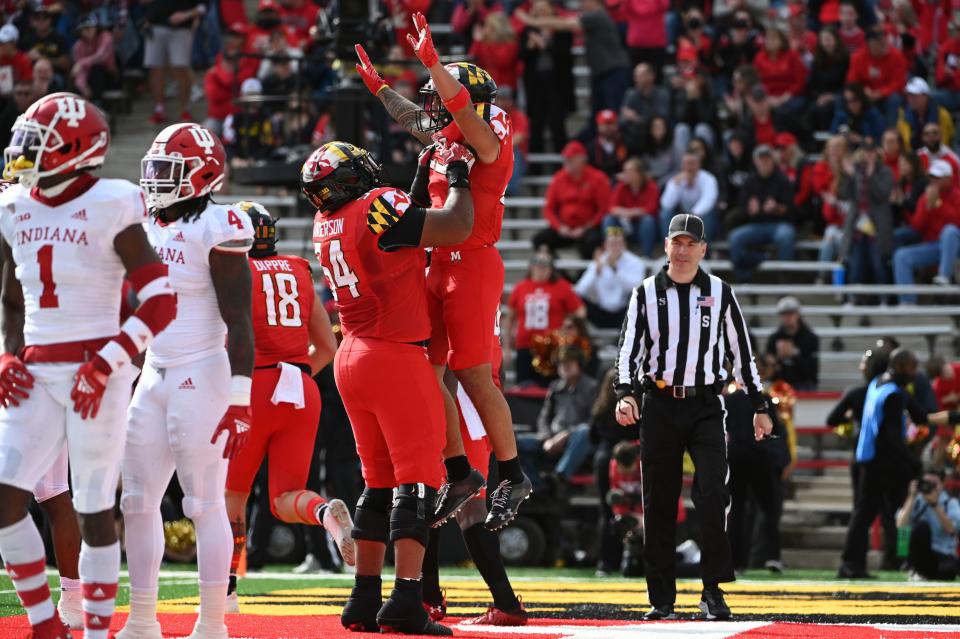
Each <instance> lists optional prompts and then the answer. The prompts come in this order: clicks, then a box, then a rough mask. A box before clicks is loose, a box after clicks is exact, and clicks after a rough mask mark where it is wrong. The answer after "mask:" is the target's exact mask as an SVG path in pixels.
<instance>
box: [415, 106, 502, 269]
mask: <svg viewBox="0 0 960 639" xmlns="http://www.w3.org/2000/svg"><path fill="white" fill-rule="evenodd" d="M476 109H477V113H479V114H480V117H482V118H483V119H484V120H485V121H486V122H487V124H489V125H490V128H491V129H493V132H494V133H496V134H497V139H498V140H499V141H500V156H499V157H497V159H496V160H495V161H493V162H491V163H489V164H485V163H483V162H480V161H479V160H477V161H476V163H474V165H473V168H472V169H471V170H470V193H471V194H472V195H473V232H472V233H471V234H470V237H469V238H467V240H466V241H465V242H463V243H461V244H458V245H456V246H451V247H445V248H443V249H437V250H442V251H446V252H450V251H459V250H461V249H471V248H479V247H481V246H493V245H494V244H496V243H497V240H499V239H500V227H501V226H502V225H503V194H504V192H505V191H506V190H507V184H508V183H509V182H510V176H511V175H513V126H512V125H511V124H510V116H509V115H507V112H506V111H504V110H503V109H501V108H500V107H498V106H495V105H493V104H487V103H486V102H482V103H480V104H477V105H476ZM443 134H444V136H445V137H446V138H447V139H448V140H449V141H451V142H463V134H462V133H460V129H458V128H457V125H456V124H450V125H449V126H447V127H446V128H445V129H444V130H443ZM448 188H449V187H448V184H447V167H446V164H444V163H442V162H441V161H440V160H439V159H437V158H434V159H433V160H432V161H431V162H430V182H429V186H428V190H429V192H430V203H431V205H432V206H433V207H434V208H442V207H443V204H444V202H446V201H447V189H448Z"/></svg>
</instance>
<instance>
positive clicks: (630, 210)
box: [603, 158, 660, 257]
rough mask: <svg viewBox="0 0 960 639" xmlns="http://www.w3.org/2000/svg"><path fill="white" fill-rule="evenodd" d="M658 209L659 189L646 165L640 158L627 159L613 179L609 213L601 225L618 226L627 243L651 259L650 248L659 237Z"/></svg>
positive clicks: (605, 226)
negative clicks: (614, 182)
mask: <svg viewBox="0 0 960 639" xmlns="http://www.w3.org/2000/svg"><path fill="white" fill-rule="evenodd" d="M659 210H660V189H659V188H657V181H656V180H655V179H653V178H652V177H651V176H650V174H649V173H647V164H646V162H644V161H643V160H642V159H640V158H630V159H629V160H627V161H626V162H625V163H624V165H623V172H621V173H620V175H618V176H617V184H616V186H614V187H613V195H611V196H610V214H609V215H608V216H607V217H606V218H605V219H604V221H603V226H604V229H606V228H607V227H609V226H620V227H621V228H623V229H624V230H625V234H626V237H627V241H628V242H630V243H631V244H634V245H639V246H640V247H641V251H642V252H643V255H645V256H646V257H653V247H654V246H656V242H657V239H658V238H659V228H658V226H657V213H658V211H659Z"/></svg>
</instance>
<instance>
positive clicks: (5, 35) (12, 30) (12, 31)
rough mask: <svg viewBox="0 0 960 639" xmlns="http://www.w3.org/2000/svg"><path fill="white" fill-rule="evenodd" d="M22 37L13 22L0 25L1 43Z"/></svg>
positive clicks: (14, 40)
mask: <svg viewBox="0 0 960 639" xmlns="http://www.w3.org/2000/svg"><path fill="white" fill-rule="evenodd" d="M19 38H20V32H19V31H17V28H16V27H15V26H13V25H12V24H5V25H3V27H0V43H4V44H5V43H8V42H16V41H17V40H18V39H19Z"/></svg>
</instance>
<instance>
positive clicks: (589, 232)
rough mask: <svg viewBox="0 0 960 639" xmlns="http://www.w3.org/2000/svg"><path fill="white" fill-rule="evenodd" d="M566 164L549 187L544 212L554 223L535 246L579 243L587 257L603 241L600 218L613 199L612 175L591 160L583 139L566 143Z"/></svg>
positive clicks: (556, 246)
mask: <svg viewBox="0 0 960 639" xmlns="http://www.w3.org/2000/svg"><path fill="white" fill-rule="evenodd" d="M562 155H563V168H561V169H560V170H559V171H557V173H556V174H554V176H553V179H552V180H551V181H550V185H549V186H548V187H547V195H546V202H545V204H544V207H543V216H544V217H545V218H546V219H547V222H549V224H550V227H549V228H547V229H544V230H542V231H540V232H539V233H537V234H536V235H535V236H534V238H533V245H534V247H535V248H539V247H541V246H546V247H548V248H549V249H550V250H552V251H553V250H556V249H558V248H563V247H565V246H571V245H574V244H575V245H577V248H578V249H579V251H580V256H581V257H582V258H583V259H585V260H587V259H591V258H592V257H593V252H594V250H595V249H596V248H597V247H598V246H599V245H600V243H601V233H600V222H601V221H602V220H603V216H604V215H606V214H607V210H608V208H609V202H610V179H609V178H608V177H607V175H606V174H605V173H604V172H603V171H600V170H599V169H595V168H593V167H592V166H590V165H588V164H587V149H586V148H585V147H584V146H583V145H582V144H581V143H579V142H577V141H573V142H568V143H567V145H566V146H565V147H563V153H562Z"/></svg>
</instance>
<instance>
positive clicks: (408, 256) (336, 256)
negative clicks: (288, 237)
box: [300, 142, 473, 635]
mask: <svg viewBox="0 0 960 639" xmlns="http://www.w3.org/2000/svg"><path fill="white" fill-rule="evenodd" d="M434 155H439V156H441V157H443V159H444V160H445V161H446V162H447V163H448V170H447V179H448V180H449V182H450V187H451V188H450V191H449V195H448V198H447V200H446V202H445V203H444V206H443V207H442V208H435V209H426V208H424V207H421V206H416V205H414V204H413V203H412V202H411V198H410V195H408V194H407V193H404V192H403V191H400V190H398V189H395V188H391V187H386V186H382V185H381V184H380V180H379V171H380V167H379V166H377V164H376V163H375V162H374V161H373V159H372V158H371V156H370V154H369V153H368V152H367V151H365V150H363V149H360V148H357V147H355V146H353V145H352V144H347V143H344V142H329V143H327V144H325V145H323V146H322V147H320V148H319V149H317V150H316V151H315V152H314V153H313V155H311V156H310V158H309V159H308V160H307V162H306V164H304V166H303V170H302V172H301V176H300V184H301V188H302V190H303V192H304V194H305V195H306V197H307V199H309V200H310V202H311V203H312V204H313V205H314V206H316V207H317V216H316V221H315V223H314V231H313V241H314V246H315V247H316V250H317V257H318V259H319V260H320V264H321V266H322V268H323V273H324V276H325V277H326V279H327V283H328V286H329V287H330V290H331V291H332V293H333V296H334V299H335V300H336V306H337V310H338V312H339V314H340V325H341V327H342V329H343V335H344V339H343V343H342V344H341V345H340V348H339V349H338V351H337V355H336V358H335V360H334V373H335V375H336V380H337V388H338V390H339V391H340V394H341V396H342V397H343V403H344V406H345V407H346V410H347V415H348V416H349V418H350V423H351V426H352V427H353V432H354V435H355V437H356V442H357V453H358V454H359V455H360V464H361V468H362V471H363V478H364V481H365V483H366V489H365V490H364V492H363V495H362V496H361V497H360V500H359V501H358V502H357V507H356V511H355V513H354V521H355V523H354V528H353V539H354V540H355V542H356V553H357V576H356V582H355V585H354V588H353V591H352V593H351V595H350V599H349V600H348V601H347V605H346V606H345V607H344V610H343V614H342V615H341V622H342V623H343V625H344V627H346V628H349V629H351V630H361V631H368V632H376V631H377V630H378V629H380V630H383V631H384V632H403V633H408V634H431V635H450V634H452V632H451V631H450V629H449V628H446V627H444V626H440V625H437V624H436V623H434V622H433V621H431V620H430V619H429V617H428V616H427V613H426V611H424V609H423V606H422V605H421V600H422V596H423V591H422V583H421V580H420V573H421V569H422V564H423V555H424V548H425V546H426V545H427V541H428V538H429V526H428V524H427V520H426V516H427V509H428V507H431V506H432V505H433V501H434V496H435V494H436V489H437V487H438V486H439V485H440V480H441V476H442V474H443V469H442V464H441V452H442V450H443V437H444V428H445V423H444V420H445V416H444V406H443V397H442V395H441V391H440V384H439V383H438V382H437V379H436V376H435V375H434V373H433V370H432V369H431V367H430V363H429V360H428V358H427V351H426V343H427V339H428V338H429V337H430V318H429V313H428V311H427V292H426V272H425V269H426V255H425V252H424V251H423V250H422V247H427V246H445V245H451V244H455V243H457V242H462V241H463V240H464V239H465V238H467V237H468V236H469V235H470V231H471V229H472V227H473V198H472V197H471V196H470V189H469V186H470V184H469V181H468V178H467V175H468V171H469V169H468V165H469V163H470V161H472V156H471V155H470V153H469V151H467V150H466V149H465V148H464V147H463V146H460V145H458V144H450V145H444V146H442V147H439V148H437V149H436V150H435V151H434ZM421 168H422V165H421ZM394 491H396V492H395V496H394ZM391 498H392V499H393V503H392V506H391ZM388 542H392V543H393V545H394V551H395V556H396V582H395V584H394V588H393V592H392V593H391V595H390V598H389V599H388V600H387V601H386V602H385V603H383V604H382V605H381V596H380V588H381V583H380V574H381V571H382V569H383V557H384V552H385V551H386V544H387V543H388Z"/></svg>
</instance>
